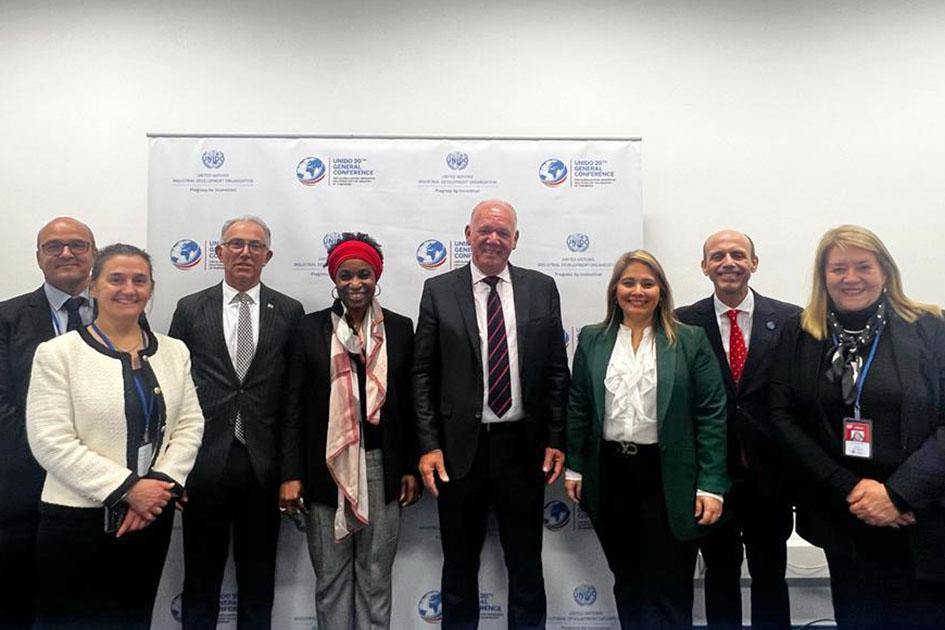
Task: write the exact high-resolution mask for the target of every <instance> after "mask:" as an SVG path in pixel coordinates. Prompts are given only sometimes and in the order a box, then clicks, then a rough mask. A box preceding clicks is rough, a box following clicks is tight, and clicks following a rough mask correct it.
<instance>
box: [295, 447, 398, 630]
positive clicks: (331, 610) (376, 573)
mask: <svg viewBox="0 0 945 630" xmlns="http://www.w3.org/2000/svg"><path fill="white" fill-rule="evenodd" d="M367 477H368V505H369V518H370V523H369V524H368V526H367V527H365V528H363V529H361V530H360V531H357V532H355V533H354V534H352V535H350V536H348V537H347V538H345V539H344V540H342V541H340V542H335V534H334V518H335V509H336V508H335V507H330V506H327V505H322V504H320V503H314V504H312V505H311V506H310V507H309V517H308V521H309V522H308V531H307V535H308V552H309V555H310V556H311V558H312V566H313V567H314V569H315V612H316V616H317V617H318V627H319V628H320V629H321V628H324V629H325V630H362V629H364V630H367V629H371V630H378V629H382V628H383V629H386V628H389V627H390V607H391V567H392V566H393V564H394V554H395V553H396V552H397V537H398V535H399V534H400V503H399V502H398V501H396V500H394V501H391V502H390V503H388V504H385V503H384V467H383V457H382V455H381V450H380V449H375V450H372V451H368V452H367Z"/></svg>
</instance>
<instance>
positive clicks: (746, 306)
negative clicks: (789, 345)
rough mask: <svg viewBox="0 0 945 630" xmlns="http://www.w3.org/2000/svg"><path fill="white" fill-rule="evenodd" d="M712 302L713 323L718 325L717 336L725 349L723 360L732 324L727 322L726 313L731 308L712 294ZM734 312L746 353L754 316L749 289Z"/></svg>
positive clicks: (726, 351)
mask: <svg viewBox="0 0 945 630" xmlns="http://www.w3.org/2000/svg"><path fill="white" fill-rule="evenodd" d="M712 302H713V303H714V304H715V322H716V323H717V324H718V325H719V335H721V336H722V347H723V348H725V358H726V359H728V358H729V356H728V346H729V343H728V341H729V337H730V336H731V334H732V322H731V321H730V320H729V318H728V315H727V313H728V312H729V311H730V310H732V307H731V306H729V305H727V304H725V303H724V302H723V301H722V300H720V299H719V296H717V295H715V294H712ZM735 310H736V311H738V315H737V316H736V317H735V321H737V322H738V327H739V328H741V329H742V337H743V338H744V340H745V352H748V340H749V339H751V318H752V317H754V315H755V294H754V293H753V292H752V290H751V289H749V290H748V295H746V296H745V299H744V300H742V301H741V302H740V303H739V304H738V306H736V307H735Z"/></svg>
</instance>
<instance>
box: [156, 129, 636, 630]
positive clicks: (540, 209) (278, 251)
mask: <svg viewBox="0 0 945 630" xmlns="http://www.w3.org/2000/svg"><path fill="white" fill-rule="evenodd" d="M488 198H501V199H505V200H507V201H509V202H511V203H512V205H513V206H515V208H516V210H517V211H518V220H519V230H520V231H521V238H520V240H519V244H518V249H517V250H516V251H515V252H513V254H512V262H513V263H514V264H516V265H519V266H522V267H530V268H533V269H538V270H540V271H543V272H544V273H547V274H548V275H550V276H552V277H554V278H555V280H556V281H557V284H558V288H559V290H560V291H561V304H562V315H563V318H564V326H565V335H566V337H567V342H568V351H569V353H572V352H573V349H574V344H575V342H576V337H577V334H576V333H577V331H578V330H579V329H580V327H581V326H583V325H584V324H587V323H590V322H594V321H599V320H601V319H602V318H603V314H604V292H605V289H606V284H607V280H608V278H609V275H610V270H611V268H612V265H613V263H614V261H615V260H616V258H617V257H618V256H619V255H620V254H621V253H623V252H625V251H627V250H629V249H633V248H636V247H640V246H642V243H643V219H642V210H641V188H640V142H639V141H637V140H630V139H627V140H539V139H535V140H521V139H514V140H513V139H489V140H485V139H482V140H477V139H417V138H318V137H306V138H277V137H192V136H152V137H151V138H150V144H149V170H148V250H149V251H150V253H151V255H152V256H153V258H154V272H155V277H156V280H157V290H156V293H155V304H154V308H153V311H152V312H151V314H150V319H151V322H152V324H153V325H154V327H155V329H156V330H159V331H165V330H166V329H167V327H168V325H169V324H170V319H171V315H172V313H173V310H174V307H175V304H176V302H177V300H178V299H179V298H180V297H182V296H184V295H187V294H189V293H193V292H195V291H198V290H200V289H203V288H205V287H207V286H209V285H211V284H215V283H217V282H220V281H221V279H222V277H223V273H222V265H221V262H220V261H219V260H218V259H217V257H216V255H215V254H214V247H215V246H216V244H217V241H218V240H219V238H220V226H221V225H222V223H223V222H224V221H225V220H226V219H228V218H231V217H234V216H237V215H242V214H255V215H258V216H260V217H262V218H263V219H264V220H265V221H266V222H267V223H268V224H269V226H270V228H271V229H272V249H273V251H274V256H273V259H272V261H271V262H270V263H269V265H268V266H267V267H266V269H265V271H264V273H263V282H265V283H266V284H268V285H269V286H271V287H273V288H275V289H277V290H279V291H282V292H284V293H287V294H289V295H291V296H293V297H295V298H297V299H299V300H300V301H301V302H302V303H303V304H304V305H305V308H306V312H311V311H314V310H317V309H322V308H325V307H327V306H329V305H330V303H331V298H330V290H331V288H332V283H331V282H330V280H329V278H328V275H327V271H326V269H325V267H324V264H325V260H326V246H327V245H330V244H331V243H332V242H333V240H334V239H336V238H337V237H338V235H340V233H341V232H347V231H362V232H367V233H369V234H371V235H372V236H374V237H375V238H377V239H378V240H379V241H380V242H381V244H382V245H383V248H384V262H385V269H384V276H383V278H382V282H381V283H380V286H381V288H382V295H381V297H380V300H381V302H382V303H383V304H384V306H386V307H387V308H390V309H392V310H394V311H397V312H399V313H402V314H404V315H406V316H408V317H410V318H411V319H413V320H414V322H416V316H417V305H418V303H419V298H420V292H421V289H422V286H423V281H424V280H425V279H426V278H429V277H432V276H433V275H436V274H439V273H443V272H445V271H449V270H450V269H455V268H457V267H460V266H462V265H465V264H467V262H468V261H469V246H468V244H467V243H466V240H465V238H464V236H463V228H464V227H465V225H466V223H467V222H468V219H469V213H470V210H471V209H472V207H473V206H474V205H475V204H476V203H477V202H478V201H480V200H483V199H488ZM544 516H545V518H544V521H545V533H544V553H543V559H544V574H545V581H546V588H547V591H548V627H549V628H560V629H576V628H586V629H592V628H593V629H596V628H613V627H616V626H617V621H616V613H615V610H614V605H613V595H612V592H611V585H612V580H611V576H610V572H609V570H608V568H607V565H606V562H605V561H604V558H603V554H602V553H601V551H600V546H599V544H598V542H597V538H596V537H595V535H594V532H593V530H592V529H591V527H590V522H589V520H588V518H587V516H586V515H585V514H584V513H583V512H581V511H580V510H579V509H577V508H575V507H574V506H573V505H572V504H571V503H570V502H568V501H567V500H566V499H565V498H564V496H563V491H562V488H561V482H558V484H556V486H554V487H552V488H550V489H549V490H548V492H547V498H546V505H545V515H544ZM304 538H305V534H304V532H303V531H301V530H300V529H299V528H298V527H297V526H296V525H295V524H294V523H292V522H291V521H289V520H288V519H286V520H285V522H284V523H283V527H282V532H281V539H280V541H279V562H278V574H277V577H276V605H275V609H274V611H273V627H274V628H279V629H283V628H293V629H296V628H297V629H309V628H315V627H316V623H315V607H314V595H313V592H314V591H313V589H314V582H315V577H314V574H313V572H312V568H311V564H310V562H309V558H308V552H307V550H306V546H305V541H304ZM441 561H442V556H441V552H440V542H439V531H438V525H437V519H436V504H435V501H434V500H432V499H431V498H430V497H424V498H423V500H422V501H421V502H420V503H419V504H418V505H416V506H414V507H411V508H409V509H407V510H405V511H404V513H403V527H402V529H401V540H400V546H399V551H398V554H397V559H396V561H395V564H394V604H393V619H392V627H393V628H398V629H409V628H418V629H420V628H426V627H429V625H430V624H437V623H438V622H439V618H440V599H439V582H440V568H441ZM182 582H183V560H182V546H181V540H180V531H179V530H176V531H175V533H174V539H173V541H172V545H171V549H170V552H169V553H168V561H167V566H166V569H165V573H164V578H163V580H162V583H161V589H160V592H159V594H158V601H157V603H156V605H155V612H154V627H155V628H158V629H160V630H164V629H167V630H175V629H176V628H179V626H180V624H179V619H180V591H181V585H182ZM506 584H507V583H506V575H505V567H504V564H503V560H502V552H501V546H500V545H499V543H498V536H497V532H496V529H495V527H494V523H493V524H492V525H490V530H489V535H488V537H487V540H486V546H485V549H484V550H483V556H482V570H481V574H480V591H481V595H480V610H481V619H482V621H481V624H480V627H481V628H486V629H492V628H495V629H498V628H505V627H506V626H507V619H506V614H507V601H506ZM235 617H236V587H235V582H234V579H233V572H232V567H228V569H227V577H226V579H225V581H224V587H223V592H222V593H221V615H220V624H219V627H221V628H233V629H235V628H236V620H235ZM323 630H331V629H323Z"/></svg>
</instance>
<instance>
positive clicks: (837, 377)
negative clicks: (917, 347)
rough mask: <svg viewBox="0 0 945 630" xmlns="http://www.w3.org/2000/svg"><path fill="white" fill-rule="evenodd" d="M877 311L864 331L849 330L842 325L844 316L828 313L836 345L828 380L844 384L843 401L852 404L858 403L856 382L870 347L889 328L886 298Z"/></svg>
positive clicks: (841, 386) (830, 330)
mask: <svg viewBox="0 0 945 630" xmlns="http://www.w3.org/2000/svg"><path fill="white" fill-rule="evenodd" d="M875 309H876V310H875V311H874V312H873V314H872V315H870V317H869V319H868V320H867V321H866V325H865V326H864V327H863V329H862V330H846V329H845V328H844V327H843V324H842V323H841V322H840V320H841V319H842V318H843V314H841V315H840V316H838V315H837V313H836V312H835V311H834V310H833V309H830V311H828V313H827V329H828V331H829V332H830V335H831V337H832V338H833V340H834V342H835V343H836V346H835V347H834V349H833V356H832V357H831V358H830V367H829V368H828V369H827V380H829V381H830V382H831V383H837V382H839V383H840V392H841V393H842V394H843V401H844V402H845V403H846V404H848V405H852V404H853V403H854V402H856V383H857V381H859V379H860V373H861V371H862V369H863V362H864V361H865V360H866V356H867V355H868V354H869V350H870V345H871V344H872V343H873V340H874V339H876V337H877V336H878V335H879V334H880V333H881V332H882V331H883V328H885V326H886V300H885V298H881V299H880V300H879V302H877V303H876V306H875ZM867 310H869V309H867Z"/></svg>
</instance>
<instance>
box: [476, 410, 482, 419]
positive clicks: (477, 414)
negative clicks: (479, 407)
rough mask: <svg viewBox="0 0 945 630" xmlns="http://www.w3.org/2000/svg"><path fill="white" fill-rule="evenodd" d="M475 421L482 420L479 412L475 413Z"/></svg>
mask: <svg viewBox="0 0 945 630" xmlns="http://www.w3.org/2000/svg"><path fill="white" fill-rule="evenodd" d="M476 420H482V412H481V411H477V412H476Z"/></svg>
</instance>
